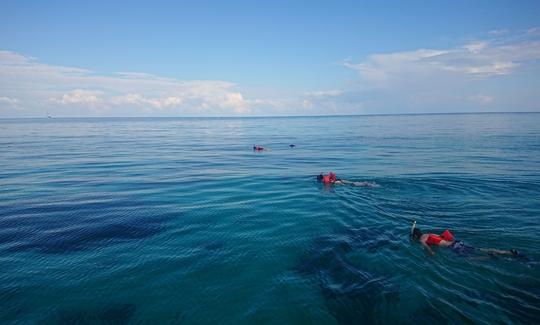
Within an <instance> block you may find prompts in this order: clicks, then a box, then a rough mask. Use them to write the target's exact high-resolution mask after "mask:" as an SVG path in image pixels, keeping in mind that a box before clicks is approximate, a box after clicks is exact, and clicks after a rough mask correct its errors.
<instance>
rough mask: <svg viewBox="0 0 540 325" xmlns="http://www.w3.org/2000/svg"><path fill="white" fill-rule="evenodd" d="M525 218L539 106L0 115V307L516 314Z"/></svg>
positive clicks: (433, 318) (241, 313) (9, 312)
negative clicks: (239, 114)
mask: <svg viewBox="0 0 540 325" xmlns="http://www.w3.org/2000/svg"><path fill="white" fill-rule="evenodd" d="M290 144H294V145H296V146H295V147H294V148H291V147H289V145H290ZM254 145H260V146H264V147H265V148H267V149H268V150H266V151H262V152H254V151H253V150H252V148H253V146H254ZM329 171H334V172H335V173H337V176H338V178H342V179H346V180H350V181H360V182H362V181H366V182H369V183H370V184H372V185H374V186H372V187H369V186H364V187H354V186H349V185H334V186H324V185H323V184H321V183H317V181H316V178H315V176H316V175H318V174H319V173H320V172H324V173H327V172H329ZM413 220H416V221H417V226H418V227H420V228H421V229H423V230H424V231H433V232H437V233H439V232H441V231H442V230H444V229H450V230H452V231H453V233H454V235H455V236H456V238H457V239H460V240H462V241H464V242H465V243H466V244H467V245H471V246H474V247H487V248H498V249H510V248H515V249H518V250H519V251H520V252H521V254H524V255H526V257H527V258H513V257H508V256H490V255H483V254H478V256H471V257H461V256H458V255H456V254H454V253H452V252H451V251H450V250H449V249H443V248H441V249H435V253H436V254H435V256H430V255H428V254H427V253H426V251H425V250H424V249H423V248H422V247H421V245H419V244H418V243H415V242H413V241H411V240H410V239H409V231H410V226H411V223H412V221H413ZM539 234H540V114H452V115H396V116H355V117H352V116H344V117H291V118H159V119H142V118H141V119H112V118H111V119H60V118H59V119H36V120H31V119H4V120H0V322H1V323H20V324H27V323H41V324H59V323H67V324H73V323H76V324H90V323H92V324H96V323H97V324H100V323H102V324H111V323H115V324H124V323H149V324H150V323H153V324H167V323H170V324H177V323H183V324H260V323H266V324H304V323H305V324H307V323H310V324H353V323H358V324H367V323H374V324H376V323H392V324H396V323H399V324H406V323H416V324H425V323H439V324H445V323H460V324H461V323H475V324H494V323H522V324H533V323H539V322H540V266H539V264H538V262H539V261H540V253H539V252H538V248H539V247H540V236H539Z"/></svg>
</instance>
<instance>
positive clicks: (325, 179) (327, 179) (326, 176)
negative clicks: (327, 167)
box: [323, 175, 330, 184]
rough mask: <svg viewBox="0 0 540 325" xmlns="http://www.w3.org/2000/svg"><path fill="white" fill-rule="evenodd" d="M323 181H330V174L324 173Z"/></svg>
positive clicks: (326, 182)
mask: <svg viewBox="0 0 540 325" xmlns="http://www.w3.org/2000/svg"><path fill="white" fill-rule="evenodd" d="M323 182H324V183H325V184H328V183H330V176H328V175H325V176H324V177H323Z"/></svg>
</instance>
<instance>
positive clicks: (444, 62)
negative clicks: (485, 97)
mask: <svg viewBox="0 0 540 325" xmlns="http://www.w3.org/2000/svg"><path fill="white" fill-rule="evenodd" d="M538 59H540V41H536V40H529V41H521V42H517V43H511V44H504V43H502V44H501V43H490V42H487V41H476V42H471V43H467V44H465V45H463V46H461V47H458V48H452V49H443V50H441V49H419V50H415V51H406V52H396V53H388V54H373V55H370V56H369V57H368V59H367V60H365V61H363V62H360V63H351V62H345V63H344V65H345V66H346V67H348V68H351V69H353V70H356V71H358V73H359V74H360V76H361V77H362V78H363V79H365V80H367V81H370V82H373V84H375V85H384V84H385V83H386V82H391V81H393V80H395V79H396V78H403V79H410V73H411V72H414V73H416V74H422V75H425V74H426V73H430V74H439V75H440V74H441V73H444V72H445V71H446V72H453V73H456V74H459V75H461V76H462V77H467V76H469V77H471V76H474V77H485V78H487V77H492V76H497V75H507V74H510V73H512V72H514V71H515V70H516V68H518V67H519V66H520V65H521V64H523V63H528V62H530V61H535V60H538Z"/></svg>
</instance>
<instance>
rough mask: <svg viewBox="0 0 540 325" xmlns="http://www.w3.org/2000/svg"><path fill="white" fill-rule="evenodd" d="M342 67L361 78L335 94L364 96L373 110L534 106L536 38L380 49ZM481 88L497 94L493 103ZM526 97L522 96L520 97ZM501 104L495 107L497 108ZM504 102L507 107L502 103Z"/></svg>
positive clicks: (507, 36) (523, 35)
mask: <svg viewBox="0 0 540 325" xmlns="http://www.w3.org/2000/svg"><path fill="white" fill-rule="evenodd" d="M343 65H344V66H346V67H348V68H349V69H352V70H353V71H355V72H357V73H358V76H359V79H358V81H357V82H356V83H354V84H353V85H351V86H350V87H349V89H348V90H347V91H345V92H343V95H341V96H337V97H336V100H337V99H342V100H345V99H346V97H349V98H350V100H351V101H353V100H355V99H357V98H362V99H363V100H364V104H365V107H366V108H368V110H371V112H379V111H381V110H386V111H391V112H409V111H410V112H423V111H426V112H436V111H463V110H466V109H467V108H468V109H471V110H474V109H475V107H477V105H478V104H481V105H487V104H489V107H490V108H493V109H498V110H512V109H515V108H514V107H520V109H526V110H538V109H540V107H538V105H537V104H536V106H535V105H532V104H531V103H534V102H536V103H538V101H539V100H540V98H539V95H538V92H537V91H536V90H535V89H537V88H538V86H539V84H540V79H539V77H538V76H539V75H540V71H539V70H540V39H539V37H538V36H537V35H535V32H534V30H532V31H531V30H529V31H522V32H520V33H514V34H511V33H509V32H504V33H503V32H497V33H489V37H488V38H486V39H481V40H476V41H471V42H467V43H464V44H461V45H458V46H455V47H452V48H440V49H429V48H424V49H417V50H411V51H403V52H394V53H379V54H372V55H369V56H368V57H367V58H366V59H365V60H363V61H360V62H353V61H351V60H350V59H349V60H347V61H345V62H344V63H343ZM485 92H491V93H494V92H497V101H496V102H495V100H494V98H493V97H492V96H488V95H483V94H484V93H485ZM524 95H525V96H524ZM497 105H499V106H497ZM503 105H505V106H503Z"/></svg>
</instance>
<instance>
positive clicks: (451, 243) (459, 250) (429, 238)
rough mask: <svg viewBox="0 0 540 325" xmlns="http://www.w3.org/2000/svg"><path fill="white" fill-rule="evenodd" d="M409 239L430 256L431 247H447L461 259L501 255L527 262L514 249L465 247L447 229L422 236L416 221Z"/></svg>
mask: <svg viewBox="0 0 540 325" xmlns="http://www.w3.org/2000/svg"><path fill="white" fill-rule="evenodd" d="M411 237H412V238H413V239H416V240H418V241H420V243H421V244H422V246H424V248H425V249H426V250H427V251H428V252H429V253H430V254H431V255H435V252H433V250H432V249H431V246H439V247H448V248H449V249H450V250H451V251H452V252H454V253H456V254H457V255H459V256H463V257H473V256H475V255H476V254H478V253H483V254H487V255H490V256H495V255H502V256H509V257H514V258H518V259H522V260H528V258H527V257H526V256H524V255H522V254H520V253H519V252H518V251H517V250H516V249H510V250H502V249H494V248H478V247H472V246H469V245H466V244H465V243H463V242H462V241H461V240H455V239H454V235H453V234H452V233H451V232H450V230H448V229H446V230H445V231H443V232H442V233H441V234H440V235H437V234H432V233H429V234H424V233H423V232H422V231H421V230H420V229H418V228H416V221H415V222H413V225H412V228H411Z"/></svg>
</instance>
